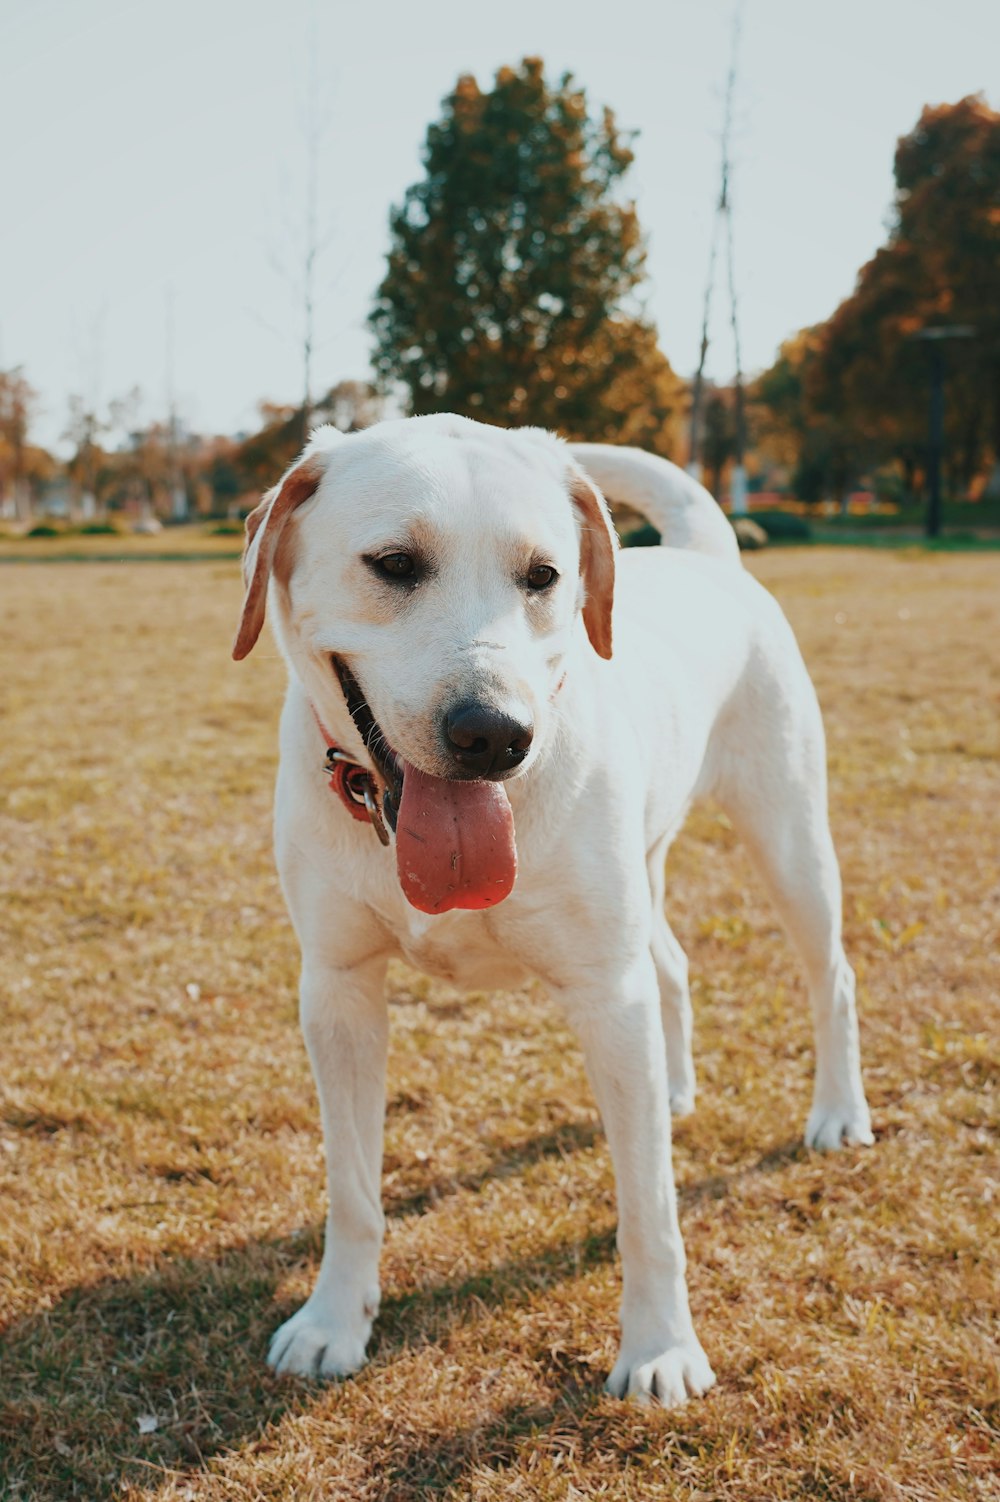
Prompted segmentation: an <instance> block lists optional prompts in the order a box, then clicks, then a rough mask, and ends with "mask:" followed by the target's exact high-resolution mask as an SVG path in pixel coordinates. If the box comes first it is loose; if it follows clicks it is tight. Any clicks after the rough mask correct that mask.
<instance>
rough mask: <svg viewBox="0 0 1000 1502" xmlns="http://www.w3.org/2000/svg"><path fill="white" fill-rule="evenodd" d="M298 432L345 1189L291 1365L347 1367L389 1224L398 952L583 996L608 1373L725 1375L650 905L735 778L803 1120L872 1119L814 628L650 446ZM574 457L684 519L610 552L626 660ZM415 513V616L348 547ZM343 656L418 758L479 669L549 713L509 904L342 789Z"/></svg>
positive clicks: (684, 1004)
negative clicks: (329, 755)
mask: <svg viewBox="0 0 1000 1502" xmlns="http://www.w3.org/2000/svg"><path fill="white" fill-rule="evenodd" d="M309 451H310V453H312V454H313V455H316V456H319V458H320V459H321V461H322V464H323V467H324V472H323V477H322V479H321V481H320V484H319V488H318V491H317V493H316V495H315V496H314V498H313V499H312V500H310V501H308V502H306V504H305V505H303V506H301V507H300V508H299V509H298V510H297V511H296V512H295V514H294V516H293V517H292V518H291V519H290V521H289V523H288V526H289V529H290V531H291V532H292V534H293V536H292V541H291V546H292V548H293V550H294V556H293V560H292V562H291V565H290V573H289V575H288V584H287V587H284V586H279V585H277V584H275V583H274V582H272V585H271V591H270V610H271V617H272V621H273V623H274V626H275V629H276V632H277V635H278V639H279V642H280V643H281V646H282V650H283V652H284V655H285V657H286V660H287V663H288V668H289V679H290V681H289V689H288V696H287V700H286V704H285V709H284V713H283V716H282V722H281V769H280V773H279V777H278V786H277V805H276V849H277V858H278V865H279V869H280V872H281V878H282V883H283V886H284V891H285V894H286V897H287V900H288V906H289V910H290V912H291V915H292V920H293V922H294V925H295V929H296V933H297V935H298V938H299V942H300V944H301V948H302V983H301V1015H302V1025H303V1030H304V1033H305V1039H306V1044H307V1047H308V1050H309V1055H310V1059H311V1061H312V1065H313V1069H314V1072H315V1076H316V1081H317V1085H318V1089H319V1096H320V1106H321V1112H322V1118H323V1131H324V1137H325V1143H326V1157H327V1173H328V1185H329V1202H330V1208H329V1217H328V1222H327V1234H326V1244H325V1249H324V1254H323V1261H322V1266H321V1269H320V1273H319V1278H318V1280H317V1283H316V1287H315V1289H314V1291H313V1293H312V1295H311V1296H310V1298H309V1299H308V1301H307V1303H306V1304H305V1305H304V1306H303V1307H302V1308H301V1309H300V1310H299V1311H298V1312H297V1313H296V1314H295V1315H294V1316H293V1317H292V1318H291V1319H290V1320H288V1321H287V1323H286V1324H284V1325H283V1326H282V1327H281V1329H280V1330H279V1331H278V1332H277V1334H276V1335H275V1336H274V1339H273V1342H272V1345H271V1349H270V1354H269V1359H270V1361H271V1364H272V1365H273V1366H274V1367H275V1368H276V1369H277V1370H278V1371H281V1372H300V1373H310V1374H315V1373H319V1374H330V1375H334V1374H343V1373H347V1372H351V1371H354V1370H356V1369H357V1368H358V1367H359V1366H360V1365H361V1364H362V1362H363V1361H364V1356H365V1346H366V1343H367V1340H368V1337H369V1333H370V1330H371V1325H372V1320H373V1319H374V1317H375V1314H376V1311H377V1308H378V1300H379V1279H378V1262H379V1249H380V1244H381V1239H382V1233H383V1215H382V1208H381V1196H380V1176H381V1156H382V1121H383V1107H384V1090H385V1061H386V1040H387V1032H388V1024H387V1013H386V1002H385V997H384V991H383V982H384V976H385V969H386V964H387V962H388V960H389V959H390V958H391V957H392V956H400V957H402V958H403V959H405V960H407V961H409V962H410V963H411V964H413V965H415V966H417V967H418V968H420V969H422V970H424V971H426V972H428V973H430V974H432V975H436V976H443V977H445V978H447V979H448V980H450V981H452V982H454V983H456V984H458V985H460V986H468V987H470V988H473V987H484V986H497V987H506V986H514V985H517V984H519V983H521V982H522V981H523V980H524V979H525V978H526V977H528V976H529V975H535V976H539V977H541V978H542V980H543V981H544V982H545V983H546V984H547V986H548V989H549V991H550V992H551V993H552V995H553V996H554V997H556V998H557V999H558V1000H559V1002H560V1003H561V1004H562V1005H563V1007H564V1008H565V1011H566V1013H567V1015H568V1017H569V1018H570V1020H571V1022H572V1024H573V1026H574V1027H575V1029H576V1031H577V1033H578V1035H579V1037H580V1040H581V1042H582V1045H583V1049H584V1052H585V1056H586V1062H587V1067H588V1070H589V1073H590V1078H591V1080H592V1083H593V1088H594V1093H595V1095H596V1098H597V1102H598V1105H599V1107H600V1110H601V1114H602V1117H603V1120H604V1125H605V1129H606V1132H607V1137H608V1142H609V1145H610V1149H611V1153H612V1157H613V1161H614V1168H615V1174H616V1180H617V1187H618V1207H619V1227H618V1245H619V1248H620V1251H621V1257H622V1269H623V1283H624V1291H623V1300H622V1306H621V1327H622V1342H621V1351H620V1355H619V1358H618V1361H617V1363H616V1365H615V1368H614V1370H613V1372H612V1373H611V1376H610V1378H609V1381H608V1387H609V1390H610V1391H612V1392H614V1393H617V1394H619V1395H622V1396H624V1395H631V1396H635V1397H638V1398H640V1399H641V1400H645V1401H659V1402H661V1403H664V1404H671V1403H680V1402H683V1401H684V1399H685V1397H686V1396H687V1395H689V1394H698V1393H702V1392H704V1391H705V1390H706V1389H707V1388H708V1387H710V1386H711V1384H712V1382H713V1381H714V1377H713V1373H712V1370H711V1367H710V1366H709V1363H708V1360H707V1358H706V1356H705V1353H704V1351H703V1350H702V1348H701V1345H700V1343H699V1341H698V1338H697V1336H696V1335H695V1332H694V1328H693V1326H692V1322H691V1316H690V1313H689V1309H688V1299H687V1288H686V1283H685V1260H684V1248H683V1244H682V1241H681V1234H680V1228H679V1224H678V1218H677V1203H676V1196H675V1192H674V1182H673V1175H672V1170H671V1159H670V1112H671V1109H673V1110H674V1111H675V1112H678V1113H681V1112H686V1111H689V1110H691V1109H692V1107H693V1104H694V1092H695V1085H694V1070H693V1065H692V1061H691V1051H690V1046H691V1006H690V1000H689V996H688V986H687V973H686V972H687V967H686V962H685V959H684V955H683V953H682V951H681V949H680V947H679V945H678V944H677V942H676V940H675V939H674V937H673V935H672V934H671V932H670V929H669V927H668V926H667V921H666V918H665V917H664V914H663V896H664V874H663V872H664V861H665V857H666V853H667V849H668V846H669V844H670V841H671V839H672V837H673V836H674V835H675V834H676V832H677V830H678V829H679V828H680V826H681V824H682V823H683V820H684V817H685V814H686V812H687V810H688V808H689V806H690V804H691V802H692V800H693V799H694V798H695V797H697V796H701V795H709V794H710V795H712V796H713V797H715V798H717V799H718V800H719V801H720V803H721V804H722V805H723V807H724V808H725V809H726V810H727V811H728V813H729V815H730V817H731V818H732V820H733V822H734V824H735V825H736V826H737V827H738V829H739V830H740V831H741V832H742V833H743V835H744V837H745V838H746V840H747V842H748V844H749V847H750V850H751V852H752V854H753V856H754V857H755V859H756V861H757V863H758V865H759V867H760V870H761V872H762V874H763V876H764V877H765V879H766V881H767V883H768V885H769V887H770V890H771V892H772V894H773V896H774V899H775V902H776V904H777V906H778V909H779V911H780V913H781V915H782V918H783V919H784V921H785V923H786V925H787V928H788V931H789V933H790V935H791V938H792V940H793V942H794V943H795V945H796V947H797V949H798V951H799V954H800V957H801V959H802V962H803V965H804V967H805V971H806V976H807V979H808V985H809V996H810V1001H811V1005H812V1012H813V1021H814V1026H815V1038H816V1081H815V1094H814V1103H813V1108H812V1111H811V1112H810V1115H809V1120H808V1123H807V1126H806V1141H807V1142H808V1143H809V1144H810V1145H811V1146H816V1147H823V1148H834V1147H837V1146H839V1144H840V1143H841V1141H842V1140H844V1139H846V1140H847V1141H850V1142H865V1143H868V1142H871V1140H872V1135H871V1127H870V1122H869V1115H868V1108H867V1105H866V1102H865V1096H864V1090H863V1087H862V1082H861V1071H860V1064H859V1056H858V1036H857V1023H856V1018H855V1009H854V977H853V974H852V972H851V968H850V966H849V965H848V962H847V959H846V957H845V955H844V951H843V948H842V945H841V938H840V903H841V894H840V878H839V874H838V869H837V863H836V858H835V855H834V851H833V845H832V843H831V839H830V833H829V828H828V823H827V811H826V779H825V764H824V756H825V753H824V741H823V728H822V724H821V721H820V714H819V709H818V706H817V703H816V698H815V695H814V692H813V689H812V685H811V683H810V681H809V678H808V675H807V673H806V670H805V667H804V665H803V662H802V659H801V657H800V655H799V652H798V649H797V647H796V644H795V640H794V638H793V636H792V633H791V630H790V629H789V627H788V625H787V623H786V621H785V619H784V617H783V615H782V613H781V611H780V610H779V609H778V607H777V605H776V604H775V602H774V600H773V599H772V598H771V597H770V596H769V595H768V594H767V592H766V591H765V590H764V589H763V588H762V587H761V586H760V585H759V584H757V583H756V582H755V580H754V579H753V578H752V577H750V575H748V574H747V573H745V572H744V570H743V569H742V567H741V565H740V563H739V558H738V554H737V551H736V548H735V545H734V544H733V543H732V541H731V535H730V532H729V529H728V526H727V524H726V522H725V521H724V519H723V518H722V517H721V515H720V513H719V511H718V508H717V507H716V505H715V503H714V501H712V499H711V497H710V496H708V494H707V492H705V491H703V490H702V489H701V487H699V486H695V485H694V483H693V482H691V481H689V480H688V478H687V477H686V476H684V475H683V474H682V473H681V471H679V470H678V469H677V468H676V467H675V466H673V465H670V464H667V463H666V462H665V461H663V460H659V459H655V458H653V457H651V456H649V455H644V454H639V453H637V452H636V451H635V450H628V449H623V450H618V451H616V450H614V449H612V448H608V447H606V446H602V445H597V446H594V445H577V446H575V447H574V448H573V449H572V450H570V449H568V448H567V447H566V446H565V445H562V444H560V443H559V442H558V441H557V440H555V439H553V438H551V437H550V436H549V435H546V434H543V433H540V432H536V431H531V430H529V431H522V432H504V431H501V430H499V429H496V428H489V427H484V426H481V425H479V424H475V423H471V422H468V421H466V420H465V419H460V418H454V417H440V418H417V419H409V420H406V421H400V422H393V423H384V424H381V425H379V426H378V427H376V428H373V429H369V430H368V431H367V432H365V433H362V434H358V435H356V436H352V437H350V438H341V437H339V436H338V435H336V434H334V433H333V432H332V430H323V431H320V432H319V433H318V434H317V435H315V436H314V439H313V441H312V443H311V444H310V450H309ZM573 456H576V457H577V458H578V459H579V460H580V461H581V462H582V464H583V465H584V466H585V467H588V468H589V470H590V472H591V474H592V476H593V478H594V479H596V480H597V481H598V482H599V483H600V484H601V485H603V486H604V487H605V489H606V490H607V492H608V493H609V494H610V495H612V496H613V497H614V498H615V499H621V500H623V501H628V502H630V503H632V504H635V505H637V506H641V507H642V508H643V509H644V510H646V511H647V513H648V514H650V516H651V517H652V519H653V520H654V521H656V522H657V523H658V524H659V525H660V526H661V527H662V528H663V529H664V532H665V539H664V540H665V543H667V544H670V543H671V542H673V541H678V542H682V543H685V544H686V545H687V550H683V549H680V548H676V547H671V546H664V547H662V548H658V549H634V550H631V551H629V552H627V553H624V554H621V555H619V560H618V581H617V590H616V604H615V613H614V631H615V643H614V654H613V657H612V659H611V660H610V661H604V660H602V659H601V658H600V657H598V655H597V654H596V652H595V651H594V650H593V648H592V647H591V645H590V642H589V641H588V638H587V634H586V632H585V630H584V628H583V624H582V621H581V616H580V606H581V603H582V589H581V587H580V584H579V581H578V574H579V557H580V527H579V521H578V518H577V516H576V514H575V512H574V509H573V506H572V505H571V502H570V495H569V480H568V476H569V475H570V473H571V471H572V466H573ZM414 529H416V531H417V532H418V533H419V535H420V537H422V538H423V539H424V540H425V542H427V543H428V545H429V546H431V547H432V548H433V551H434V556H435V572H434V575H433V577H432V578H431V579H430V580H429V581H428V583H427V584H426V586H421V588H420V590H418V591H417V592H416V594H414V595H413V596H412V597H410V598H409V599H408V601H407V602H406V603H405V604H401V605H400V607H399V609H398V611H395V610H393V609H389V610H388V611H387V609H386V607H385V606H384V603H383V604H380V605H378V606H377V607H375V606H373V603H372V602H373V595H374V593H375V592H376V586H375V585H374V584H373V580H372V574H371V569H370V568H369V566H368V565H366V564H365V563H364V562H363V561H362V557H361V555H363V554H365V553H370V552H371V551H373V550H374V549H377V548H382V549H383V550H384V549H385V547H386V546H387V545H397V546H401V545H402V544H404V543H406V542H407V540H408V539H410V538H411V537H412V536H413V535H414ZM258 541H259V534H258ZM252 554H253V547H251V549H250V551H249V555H248V556H249V561H250V563H251V565H252ZM533 554H534V555H536V556H537V555H538V554H544V555H545V557H546V558H547V559H548V560H549V561H550V562H552V563H553V564H554V565H555V566H556V567H557V568H558V570H559V573H560V575H561V578H560V581H559V584H558V586H557V587H555V588H554V589H553V591H551V593H550V595H549V596H547V597H546V599H545V600H544V601H539V600H537V599H530V600H529V599H528V598H527V596H526V594H525V590H524V588H523V584H522V583H521V582H520V578H519V575H518V570H519V568H520V567H521V565H522V564H523V561H524V559H525V558H527V557H530V556H532V555H533ZM383 595H384V589H383ZM380 598H381V597H380ZM333 652H336V653H338V654H341V655H343V656H344V657H345V658H347V659H348V661H349V662H350V663H351V666H352V670H353V671H354V672H355V673H356V675H357V677H358V680H359V682H360V683H361V684H362V686H363V688H364V691H365V693H366V695H367V697H368V701H369V703H370V705H371V708H372V711H373V713H374V714H375V717H376V719H377V720H378V722H379V724H380V725H381V727H382V729H383V730H384V731H385V733H386V735H387V736H388V738H389V740H390V741H391V742H392V744H393V745H394V747H395V748H396V750H397V751H399V752H401V753H402V754H403V755H404V756H405V757H406V758H407V759H408V760H410V761H412V762H414V763H415V764H416V765H418V766H420V767H421V768H422V769H423V770H424V771H426V772H430V773H436V774H438V775H446V774H447V771H448V765H447V760H446V758H444V753H443V752H442V749H441V738H440V731H439V721H440V714H441V709H442V706H443V705H444V704H446V703H447V702H448V701H449V699H451V701H452V702H454V699H455V697H456V696H460V695H465V694H469V693H472V694H474V693H475V692H477V689H478V688H480V687H483V686H484V685H485V687H486V689H488V691H489V693H490V695H491V697H492V700H493V701H494V702H497V701H499V702H501V703H509V704H511V705H514V706H517V707H519V708H520V710H521V711H522V712H523V710H524V709H525V707H527V709H528V711H529V712H530V713H531V715H532V716H533V718H534V723H535V739H534V743H533V745H532V748H531V752H530V754H529V756H528V758H527V759H526V761H525V762H524V763H523V765H522V766H521V767H520V768H518V770H517V773H516V774H515V775H514V776H513V777H512V779H511V780H510V781H509V782H508V783H507V784H506V786H507V790H508V793H509V796H510V801H511V805H512V808H513V812H514V821H515V828H516V836H517V846H518V852H519V874H518V878H517V883H516V886H515V888H514V891H513V893H512V894H511V896H510V897H508V898H507V900H506V901H505V902H503V903H501V904H500V905H499V906H498V907H495V908H493V909H492V910H490V911H488V912H482V913H480V912H449V913H445V914H442V915H440V916H436V917H427V916H424V915H423V914H421V913H419V912H417V911H416V910H415V909H414V908H412V907H410V906H409V905H408V904H407V902H406V901H405V899H404V897H403V894H402V892H401V890H400V887H399V883H398V880H397V877H396V870H395V859H394V850H393V849H392V848H390V849H383V848H382V847H381V846H380V845H379V843H378V841H377V840H376V838H375V836H374V834H373V832H372V831H371V830H369V829H368V828H367V827H366V826H365V825H363V824H360V823H358V822H356V821H355V820H353V819H351V818H350V817H348V815H347V813H346V811H345V809H344V808H343V806H342V805H341V803H340V802H339V800H338V799H337V798H336V797H334V796H333V795H332V794H331V792H330V791H329V789H328V787H327V780H326V778H325V776H324V774H323V771H322V761H323V747H322V742H321V739H320V737H319V733H318V731H317V727H316V724H315V721H314V719H313V716H312V713H311V711H310V707H309V701H310V700H311V701H312V703H313V704H314V706H315V708H316V710H317V711H318V713H319V714H320V716H321V718H322V720H323V722H324V723H325V724H326V725H327V726H328V727H329V728H330V730H331V731H332V733H333V735H334V737H335V738H336V739H337V740H338V742H339V743H340V744H341V745H342V746H345V747H346V748H348V749H349V750H350V751H351V753H352V754H353V755H355V756H356V757H357V759H358V760H359V761H361V762H367V761H368V758H367V756H366V754H365V751H364V748H363V746H362V744H361V742H360V739H359V737H358V735H357V732H356V730H355V727H354V724H353V722H352V720H351V718H350V716H349V714H348V712H347V709H346V707H345V704H344V700H343V695H342V693H341V689H340V686H339V684H338V682H337V680H336V677H335V676H334V673H333V671H332V669H331V665H330V654H331V653H333ZM563 677H565V682H564V686H563V687H562V689H561V690H559V691H557V684H558V683H559V681H560V680H561V679H562V678H563ZM664 1053H665V1055H666V1057H665V1058H664Z"/></svg>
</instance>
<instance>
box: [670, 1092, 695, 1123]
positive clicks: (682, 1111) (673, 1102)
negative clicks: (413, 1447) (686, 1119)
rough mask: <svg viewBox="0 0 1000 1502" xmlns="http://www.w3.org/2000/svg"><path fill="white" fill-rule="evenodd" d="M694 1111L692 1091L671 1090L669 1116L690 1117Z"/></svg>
mask: <svg viewBox="0 0 1000 1502" xmlns="http://www.w3.org/2000/svg"><path fill="white" fill-rule="evenodd" d="M693 1111H694V1091H693V1090H671V1092H670V1114H671V1116H674V1117H677V1118H679V1117H681V1116H690V1115H691V1113H692V1112H693Z"/></svg>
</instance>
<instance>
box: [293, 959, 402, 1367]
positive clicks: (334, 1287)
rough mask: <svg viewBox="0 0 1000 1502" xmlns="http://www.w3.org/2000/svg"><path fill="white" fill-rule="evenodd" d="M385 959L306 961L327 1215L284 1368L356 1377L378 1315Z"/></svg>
mask: <svg viewBox="0 0 1000 1502" xmlns="http://www.w3.org/2000/svg"><path fill="white" fill-rule="evenodd" d="M385 969H386V962H385V959H384V958H379V959H369V960H366V961H364V962H363V963H362V964H359V965H355V966H353V967H351V968H339V967H337V966H333V965H330V964H326V963H323V964H318V963H315V962H310V961H309V960H308V959H307V960H306V962H305V963H304V965H303V970H302V982H301V988H300V1010H301V1018H302V1031H303V1033H304V1035H305V1040H306V1047H307V1049H308V1051H309V1058H310V1061H311V1063H312V1067H313V1073H314V1075H315V1077H316V1085H317V1088H318V1090H319V1100H320V1111H321V1115H322V1119H323V1139H324V1145H325V1148H326V1173H327V1187H328V1191H329V1210H328V1213H327V1221H326V1242H325V1244H324V1247H323V1262H322V1265H321V1267H320V1271H319V1277H318V1278H317V1280H316V1287H315V1288H314V1289H313V1292H312V1294H311V1295H310V1297H309V1298H308V1300H307V1301H306V1303H305V1304H303V1306H302V1308H301V1309H299V1310H298V1312H297V1313H296V1314H293V1315H292V1317H291V1319H289V1320H287V1321H286V1322H285V1324H283V1325H282V1326H281V1328H280V1329H279V1330H278V1331H277V1332H276V1334H275V1336H274V1338H273V1340H272V1341H271V1347H270V1350H269V1352H268V1361H269V1362H270V1364H271V1366H273V1367H274V1369H275V1370H276V1371H278V1372H298V1373H301V1374H303V1375H306V1376H324V1377H325V1376H343V1375H344V1374H346V1373H348V1372H354V1371H357V1369H358V1368H359V1367H360V1366H362V1365H363V1363H364V1359H365V1346H366V1345H367V1343H368V1337H369V1335H370V1333H371V1327H372V1321H373V1320H374V1318H375V1315H376V1313H377V1311H378V1303H379V1280H378V1262H379V1252H380V1250H381V1246H382V1234H383V1230H384V1226H385V1217H384V1216H383V1213H382V1196H381V1176H382V1132H383V1123H384V1117H385V1065H386V1048H387V1041H388V1016H387V1009H386V1002H385Z"/></svg>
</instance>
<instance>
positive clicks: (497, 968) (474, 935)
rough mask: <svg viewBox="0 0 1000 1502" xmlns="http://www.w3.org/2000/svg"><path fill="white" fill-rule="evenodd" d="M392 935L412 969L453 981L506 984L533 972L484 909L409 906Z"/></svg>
mask: <svg viewBox="0 0 1000 1502" xmlns="http://www.w3.org/2000/svg"><path fill="white" fill-rule="evenodd" d="M396 939H397V942H398V943H399V946H400V948H401V950H402V952H403V957H404V958H405V959H406V961H407V962H408V963H409V964H411V965H412V966H413V967H414V969H415V970H422V971H423V972H424V973H425V974H426V975H432V976H435V977H437V978H438V979H439V980H447V981H451V982H452V983H453V984H454V985H457V986H465V987H470V988H475V989H481V988H487V987H498V988H500V989H501V990H509V989H510V988H511V987H512V986H519V985H522V984H523V983H524V982H525V981H526V980H529V979H530V978H531V975H532V971H531V970H529V969H528V968H527V966H526V965H525V964H524V963H523V961H522V960H520V959H519V958H518V957H517V956H516V955H515V954H514V953H513V952H512V950H511V948H510V947H509V946H508V945H506V944H503V943H501V941H500V940H499V939H498V938H497V936H496V934H495V932H494V930H493V925H492V921H491V919H490V917H489V916H488V915H487V914H485V913H442V914H441V915H440V916H439V917H434V918H431V917H424V916H423V915H422V914H420V913H416V912H413V911H412V909H411V910H410V911H409V912H408V913H407V916H406V921H405V922H404V923H403V924H402V925H401V926H400V927H399V928H398V929H397V933H396Z"/></svg>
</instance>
